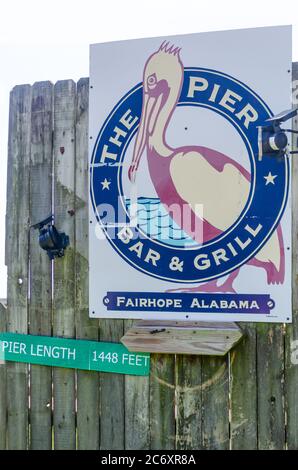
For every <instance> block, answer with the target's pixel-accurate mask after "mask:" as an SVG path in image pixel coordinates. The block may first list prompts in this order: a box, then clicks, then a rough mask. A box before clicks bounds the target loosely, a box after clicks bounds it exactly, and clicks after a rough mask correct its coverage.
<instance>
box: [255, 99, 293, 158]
mask: <svg viewBox="0 0 298 470" xmlns="http://www.w3.org/2000/svg"><path fill="white" fill-rule="evenodd" d="M297 113H298V108H297V109H289V110H287V111H283V112H282V113H280V114H277V115H276V116H273V117H271V118H269V119H267V120H266V121H265V122H266V123H267V122H268V125H265V126H259V127H258V147H259V149H258V150H259V161H261V160H262V158H263V156H264V155H268V156H270V155H272V156H283V155H285V154H286V153H287V154H295V153H298V151H288V152H287V145H288V136H287V134H286V133H287V132H290V133H292V134H298V131H293V130H292V129H282V128H281V127H280V126H281V123H283V122H285V121H288V120H289V119H292V118H293V117H295V116H296V114H297Z"/></svg>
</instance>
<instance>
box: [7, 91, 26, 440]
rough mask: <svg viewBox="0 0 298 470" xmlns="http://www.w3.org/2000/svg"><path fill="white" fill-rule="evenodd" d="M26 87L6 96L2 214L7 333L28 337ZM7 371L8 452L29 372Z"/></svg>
mask: <svg viewBox="0 0 298 470" xmlns="http://www.w3.org/2000/svg"><path fill="white" fill-rule="evenodd" d="M30 127H31V87H30V86H29V85H21V86H16V87H15V88H14V89H13V90H12V92H11V95H10V117H9V139H8V180H7V208H6V220H7V227H6V229H7V230H6V262H7V277H8V282H7V299H8V312H7V318H8V323H7V330H8V331H10V332H15V333H27V332H28V298H27V292H28V262H29V258H28V238H29V236H28V235H29V165H30ZM6 368H7V411H8V425H7V426H8V427H7V440H8V448H9V449H27V447H28V366H27V365H25V364H19V363H11V364H7V365H6Z"/></svg>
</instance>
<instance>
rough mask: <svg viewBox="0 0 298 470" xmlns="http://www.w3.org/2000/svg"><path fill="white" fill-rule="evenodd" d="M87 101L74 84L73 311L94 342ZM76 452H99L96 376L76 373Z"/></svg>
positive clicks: (83, 83)
mask: <svg viewBox="0 0 298 470" xmlns="http://www.w3.org/2000/svg"><path fill="white" fill-rule="evenodd" d="M88 97H89V79H88V78H82V79H80V80H79V82H78V84H77V103H76V184H75V190H76V199H75V208H74V210H75V214H74V217H75V240H76V247H75V248H76V251H75V302H76V305H75V310H76V337H77V338H78V339H88V340H98V335H99V325H98V320H95V319H92V320H90V319H89V312H88V295H89V294H88V276H89V273H88V193H89V191H88ZM77 400H78V411H77V437H78V449H81V450H97V449H99V376H98V374H97V373H96V372H88V371H80V370H78V372H77Z"/></svg>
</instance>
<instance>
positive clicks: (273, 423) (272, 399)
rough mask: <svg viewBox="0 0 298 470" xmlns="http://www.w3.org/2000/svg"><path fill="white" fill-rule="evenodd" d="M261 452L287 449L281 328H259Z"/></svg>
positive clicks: (259, 434)
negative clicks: (285, 447)
mask: <svg viewBox="0 0 298 470" xmlns="http://www.w3.org/2000/svg"><path fill="white" fill-rule="evenodd" d="M257 380H258V448H259V449H262V450H263V449H264V450H266V449H271V450H276V449H283V448H284V446H285V416H284V403H283V392H284V391H283V386H284V338H283V327H282V326H280V325H272V324H271V325H267V324H259V325H258V326H257Z"/></svg>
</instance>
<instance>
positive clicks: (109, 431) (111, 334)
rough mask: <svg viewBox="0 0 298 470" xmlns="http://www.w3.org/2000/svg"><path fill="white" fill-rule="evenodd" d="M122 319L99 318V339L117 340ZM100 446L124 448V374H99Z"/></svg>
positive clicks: (113, 448)
mask: <svg viewBox="0 0 298 470" xmlns="http://www.w3.org/2000/svg"><path fill="white" fill-rule="evenodd" d="M122 336H123V320H101V321H100V340H101V341H111V342H119V341H120V338H121V337H122ZM100 418H101V419H100V448H101V449H110V450H122V449H124V448H125V404H124V376H123V375H120V374H107V373H101V374H100Z"/></svg>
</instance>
